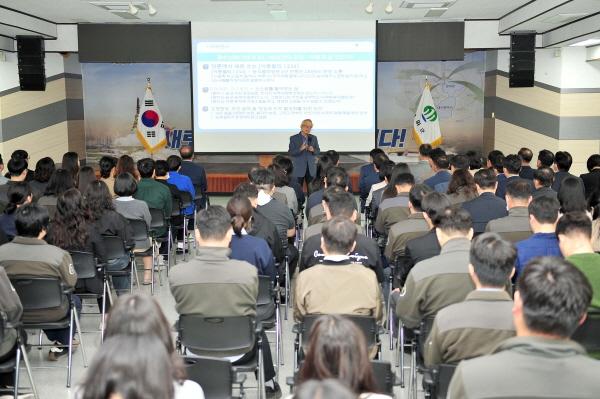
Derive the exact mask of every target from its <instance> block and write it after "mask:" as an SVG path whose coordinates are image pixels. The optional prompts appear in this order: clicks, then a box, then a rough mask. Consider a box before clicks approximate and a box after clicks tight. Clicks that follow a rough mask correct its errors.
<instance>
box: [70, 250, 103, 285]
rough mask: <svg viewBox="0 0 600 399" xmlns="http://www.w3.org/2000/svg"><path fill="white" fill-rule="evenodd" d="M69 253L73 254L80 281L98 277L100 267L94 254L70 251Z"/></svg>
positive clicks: (72, 257) (74, 265)
mask: <svg viewBox="0 0 600 399" xmlns="http://www.w3.org/2000/svg"><path fill="white" fill-rule="evenodd" d="M69 253H70V254H71V259H72V260H73V267H74V268H75V272H77V279H78V280H79V279H86V278H95V277H96V274H97V269H98V265H97V262H96V258H95V257H94V254H93V253H91V252H82V251H69Z"/></svg>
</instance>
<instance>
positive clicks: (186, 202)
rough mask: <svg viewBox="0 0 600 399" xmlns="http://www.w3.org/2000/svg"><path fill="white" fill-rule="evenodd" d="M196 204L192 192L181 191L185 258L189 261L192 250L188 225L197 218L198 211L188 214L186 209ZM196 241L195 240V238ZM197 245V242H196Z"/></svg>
mask: <svg viewBox="0 0 600 399" xmlns="http://www.w3.org/2000/svg"><path fill="white" fill-rule="evenodd" d="M190 206H194V199H193V198H192V194H190V193H189V192H187V191H182V192H181V216H182V217H183V260H184V261H187V253H188V252H189V250H190V246H189V231H188V225H189V222H190V220H195V217H196V216H195V215H196V212H194V213H193V214H192V215H186V214H185V209H186V208H188V207H190ZM194 242H195V240H194ZM194 245H195V244H194Z"/></svg>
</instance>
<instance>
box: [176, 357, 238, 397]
mask: <svg viewBox="0 0 600 399" xmlns="http://www.w3.org/2000/svg"><path fill="white" fill-rule="evenodd" d="M183 362H184V365H185V369H186V372H187V375H188V379H190V380H192V381H195V382H197V383H198V385H200V386H201V387H202V390H203V391H204V397H206V398H211V399H230V398H232V397H233V396H232V395H233V389H232V385H233V384H242V383H243V382H244V380H245V378H242V377H246V376H245V375H244V374H238V375H236V374H235V373H234V372H233V367H232V366H231V362H230V361H229V360H227V359H219V358H214V357H204V356H197V357H184V358H183Z"/></svg>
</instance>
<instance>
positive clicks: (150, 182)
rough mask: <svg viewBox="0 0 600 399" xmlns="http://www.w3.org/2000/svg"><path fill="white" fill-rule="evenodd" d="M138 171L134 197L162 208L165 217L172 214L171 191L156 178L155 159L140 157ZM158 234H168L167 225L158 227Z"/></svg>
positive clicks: (149, 206) (151, 206) (150, 206)
mask: <svg viewBox="0 0 600 399" xmlns="http://www.w3.org/2000/svg"><path fill="white" fill-rule="evenodd" d="M137 169H138V173H139V174H140V180H139V181H138V182H137V190H136V191H135V193H134V194H133V198H135V199H137V200H140V201H144V202H145V203H146V204H147V205H148V208H155V209H160V210H161V211H163V215H165V217H167V218H168V217H170V216H171V211H172V209H173V200H172V199H171V191H170V190H169V188H168V187H166V186H165V185H164V184H161V183H159V182H158V181H156V180H154V179H153V178H152V177H153V176H154V160H152V159H151V158H144V159H140V160H139V161H138V162H137ZM156 234H157V235H158V236H160V237H162V236H165V235H166V234H167V229H166V227H165V228H163V229H156Z"/></svg>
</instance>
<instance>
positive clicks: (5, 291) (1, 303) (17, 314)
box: [0, 266, 26, 398]
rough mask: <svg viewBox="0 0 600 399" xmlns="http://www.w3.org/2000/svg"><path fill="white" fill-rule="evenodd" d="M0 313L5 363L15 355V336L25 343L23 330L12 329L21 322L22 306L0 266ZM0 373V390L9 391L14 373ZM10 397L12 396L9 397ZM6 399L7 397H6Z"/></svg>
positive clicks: (0, 356)
mask: <svg viewBox="0 0 600 399" xmlns="http://www.w3.org/2000/svg"><path fill="white" fill-rule="evenodd" d="M0 312H2V315H3V318H4V331H3V338H2V342H1V343H0V360H1V361H2V363H4V362H5V361H7V360H9V359H11V358H13V359H14V358H15V355H16V353H17V334H21V337H22V342H23V343H25V342H26V340H25V339H24V338H26V337H24V334H23V330H21V329H17V328H14V327H9V325H11V326H15V325H17V324H18V323H19V322H20V321H21V317H22V316H23V305H22V304H21V300H20V299H19V295H17V291H15V289H14V287H13V286H12V284H11V282H10V280H9V279H8V275H7V274H6V270H4V267H2V266H0ZM3 371H4V372H2V373H0V390H5V389H10V388H9V387H14V386H15V385H14V384H15V380H14V375H15V373H14V371H13V370H12V369H9V370H3ZM10 397H12V396H10ZM7 398H8V397H7Z"/></svg>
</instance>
